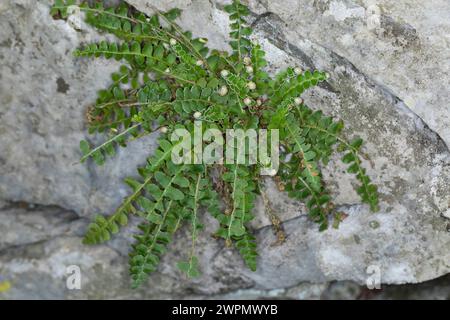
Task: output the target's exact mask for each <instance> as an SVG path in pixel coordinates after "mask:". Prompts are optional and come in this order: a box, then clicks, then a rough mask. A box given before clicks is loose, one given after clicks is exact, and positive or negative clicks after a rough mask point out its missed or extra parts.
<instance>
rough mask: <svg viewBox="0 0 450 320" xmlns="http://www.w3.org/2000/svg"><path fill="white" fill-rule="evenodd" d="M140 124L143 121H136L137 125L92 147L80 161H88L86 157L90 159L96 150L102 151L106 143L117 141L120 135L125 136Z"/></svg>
mask: <svg viewBox="0 0 450 320" xmlns="http://www.w3.org/2000/svg"><path fill="white" fill-rule="evenodd" d="M140 125H142V123H136V124H135V125H133V126H131V127H129V128H128V129H126V130H124V131H122V132H121V133H119V134H117V135H115V136H114V137H112V138H110V139H108V140H106V141H105V142H103V143H102V144H101V145H99V146H97V147H96V148H94V149H92V150H91V151H89V152H88V153H86V154H85V155H84V156H83V157H81V159H80V162H83V161H86V159H88V158H89V157H91V156H92V155H93V154H94V153H95V152H97V151H100V150H101V149H103V148H104V147H105V146H106V145H108V144H110V143H111V142H114V141H116V140H117V139H119V138H120V137H123V136H124V135H126V134H127V133H129V132H130V131H133V130H134V129H136V128H138V127H139V126H140Z"/></svg>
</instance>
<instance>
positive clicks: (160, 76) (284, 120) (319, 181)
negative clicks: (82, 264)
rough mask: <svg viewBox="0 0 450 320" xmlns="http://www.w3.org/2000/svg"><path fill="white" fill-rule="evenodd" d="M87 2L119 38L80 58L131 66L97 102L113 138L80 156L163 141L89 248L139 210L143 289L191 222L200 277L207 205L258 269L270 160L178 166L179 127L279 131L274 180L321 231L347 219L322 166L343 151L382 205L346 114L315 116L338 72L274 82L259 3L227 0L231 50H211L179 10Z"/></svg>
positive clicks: (91, 230)
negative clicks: (322, 89) (322, 87)
mask: <svg viewBox="0 0 450 320" xmlns="http://www.w3.org/2000/svg"><path fill="white" fill-rule="evenodd" d="M74 5H75V1H70V0H67V1H63V0H57V1H55V5H54V6H53V7H52V9H51V14H52V15H53V16H54V17H55V18H60V19H66V18H67V17H68V15H69V14H70V12H72V9H73V8H72V7H73V6H74ZM77 7H78V8H79V10H80V11H81V12H84V14H85V20H86V22H87V23H88V24H90V25H92V26H94V27H96V28H97V29H99V30H101V31H104V32H106V33H111V34H114V35H115V36H116V37H117V38H118V39H120V41H119V42H117V43H116V42H106V41H101V42H99V43H91V44H86V45H85V46H84V47H82V48H79V49H77V50H76V51H75V56H76V57H104V58H106V59H116V60H120V61H124V62H125V65H123V66H122V67H121V68H120V70H119V71H118V72H117V73H113V74H112V77H111V78H112V81H111V85H110V86H109V87H108V88H106V89H104V90H102V91H100V92H99V94H98V98H97V100H96V102H95V104H94V105H93V106H92V107H90V108H89V109H88V112H87V118H88V122H89V132H90V133H91V134H94V133H101V134H103V135H104V136H105V141H104V142H103V143H102V144H100V145H98V146H91V144H90V143H88V142H87V141H81V143H80V148H81V151H82V153H83V156H82V158H81V161H82V162H83V161H86V160H88V159H92V160H93V161H95V163H97V164H98V165H101V164H103V163H104V162H105V159H106V158H107V157H111V156H113V155H114V153H115V150H116V148H117V146H120V147H126V145H127V143H128V142H130V141H131V140H134V139H138V138H140V137H142V136H144V135H146V134H150V133H152V132H155V131H159V133H160V138H159V140H158V142H159V146H158V148H157V149H156V150H155V152H154V153H153V154H152V155H151V156H149V158H148V159H147V161H146V164H145V165H144V166H143V167H141V168H138V173H139V178H126V179H125V183H126V184H127V185H129V187H130V188H131V193H130V195H129V196H128V197H126V198H125V199H124V200H123V203H122V204H121V205H120V206H119V207H118V208H117V210H116V211H115V212H114V213H112V214H111V215H109V216H103V215H97V216H95V218H94V220H93V221H92V223H91V224H90V225H89V227H88V230H87V232H86V236H85V238H84V243H86V244H99V243H102V242H105V241H108V240H109V239H110V238H111V236H112V234H116V233H117V232H119V229H120V228H121V227H122V226H125V225H127V223H128V220H129V217H130V216H135V217H137V218H138V219H140V220H141V223H140V225H139V227H138V229H139V230H137V233H136V234H135V236H134V238H135V239H136V241H135V243H134V244H133V245H132V249H131V253H130V274H131V278H132V282H133V287H138V286H139V285H141V284H142V283H143V282H144V281H145V280H146V279H147V277H148V275H149V274H150V273H152V272H154V271H155V270H156V269H157V266H158V263H159V261H160V259H161V257H162V255H163V254H164V253H165V251H166V249H167V245H168V244H169V243H170V241H171V239H172V238H173V235H174V233H175V232H176V231H177V230H179V229H180V227H181V226H182V225H183V224H187V225H189V226H190V229H191V241H190V246H189V253H188V255H187V256H186V257H185V259H184V260H183V261H179V262H178V267H179V269H180V270H181V271H183V272H185V273H186V274H187V275H188V276H189V277H194V276H197V275H199V274H200V270H199V269H200V267H199V265H198V261H199V260H198V258H197V250H196V241H197V238H198V235H199V230H200V229H201V228H202V225H201V224H200V221H201V215H202V214H203V213H204V212H208V213H209V214H211V215H212V216H213V217H214V218H215V219H217V221H218V223H219V228H218V230H217V232H216V234H215V236H216V238H221V239H223V241H224V243H225V245H226V246H228V247H231V246H234V247H236V249H237V250H238V251H239V252H240V254H241V255H242V257H243V259H244V261H245V263H246V265H247V266H248V267H249V268H250V269H251V270H256V267H257V245H256V241H255V237H254V236H253V235H252V232H251V229H250V228H249V222H250V221H251V220H252V219H253V218H254V216H253V214H252V211H253V204H254V202H255V199H256V197H257V196H258V194H260V193H261V192H263V190H262V187H261V183H260V182H261V181H260V180H261V177H260V176H259V175H258V169H259V168H260V167H261V166H262V164H260V163H257V164H253V165H246V164H244V165H243V164H226V165H223V164H214V165H206V164H196V165H190V164H175V163H174V162H173V161H171V154H172V152H174V149H175V148H177V147H178V142H172V141H171V140H170V139H169V135H170V134H171V133H172V132H173V131H174V130H175V129H176V128H179V127H183V128H187V129H188V130H189V131H192V130H194V121H195V120H202V121H203V123H204V128H203V129H204V130H206V129H209V128H215V129H219V130H221V132H224V131H225V130H226V129H227V128H241V129H244V130H245V129H260V128H266V129H278V130H279V138H280V144H281V147H280V154H281V162H280V169H279V172H278V174H277V175H276V176H275V177H274V179H275V180H276V181H277V184H278V186H279V188H280V190H284V191H286V192H287V193H288V195H289V196H290V197H292V198H295V199H298V200H301V201H303V202H304V203H305V204H306V206H307V208H308V212H309V216H310V217H311V219H312V220H313V221H315V222H317V223H318V225H319V230H325V229H327V227H328V226H329V223H330V221H331V220H333V218H334V220H335V223H334V225H336V224H337V223H338V222H339V221H340V219H341V217H342V215H341V214H339V213H338V212H336V210H335V208H334V206H333V203H332V199H331V197H330V194H329V192H328V191H327V188H326V185H325V183H324V181H323V178H322V175H321V170H320V169H321V167H323V166H324V165H326V164H327V163H328V160H329V158H330V156H331V155H332V154H333V153H334V152H341V153H342V154H343V157H342V161H343V162H344V163H346V164H348V169H347V171H348V172H349V173H351V174H354V175H355V177H356V180H357V181H358V182H359V183H358V186H357V188H356V191H357V193H358V194H359V195H360V197H361V200H362V202H364V203H367V204H368V205H369V206H370V208H371V210H372V211H377V210H378V196H377V188H376V186H375V185H374V184H372V183H371V181H370V178H369V176H368V175H367V173H366V169H365V168H364V167H363V166H362V160H361V156H362V155H363V154H362V153H361V145H362V140H361V139H360V138H355V139H353V140H351V141H347V140H346V139H345V138H344V136H343V134H342V130H343V128H344V124H343V122H342V121H335V120H333V119H332V118H331V117H327V116H326V115H324V114H323V113H322V112H321V111H313V110H312V109H310V108H309V107H308V106H307V105H306V104H305V103H304V102H303V100H302V99H301V95H302V93H303V92H304V91H305V90H306V89H308V88H310V87H312V86H315V85H317V84H318V83H319V82H321V81H324V80H326V79H327V77H328V75H327V74H326V73H324V72H320V71H309V70H307V71H302V70H300V69H299V68H298V67H295V68H288V69H287V70H285V71H283V72H281V73H279V74H278V75H276V76H275V77H271V76H270V75H269V74H268V73H267V72H266V71H265V67H266V65H267V62H266V60H265V58H264V56H265V53H264V51H263V50H262V48H261V46H260V45H259V44H257V43H256V42H254V41H251V40H250V36H251V33H252V30H251V28H250V27H249V26H248V25H247V24H246V20H245V16H247V15H248V14H249V10H248V8H247V7H246V6H244V5H243V4H241V3H240V2H239V0H234V1H233V2H232V3H231V4H230V5H227V6H225V10H226V11H227V12H228V13H229V15H230V21H231V30H232V31H231V33H230V38H231V41H230V46H231V48H232V52H231V53H228V52H221V51H217V50H210V49H209V48H207V47H206V43H207V39H202V38H193V37H192V34H191V33H190V32H186V31H183V30H181V28H180V27H179V26H178V25H177V24H176V22H175V20H176V18H177V17H178V16H179V15H180V10H178V9H172V10H170V11H168V12H160V11H159V10H158V9H156V8H153V9H154V12H155V13H154V15H153V16H147V15H145V14H143V13H140V12H138V11H136V10H135V9H134V8H133V7H131V6H129V5H127V4H125V3H123V4H120V5H119V6H118V7H112V8H105V7H104V6H103V5H102V3H101V2H96V3H95V4H93V5H89V4H88V3H87V2H84V3H81V4H79V5H78V6H77ZM214 177H215V178H214ZM219 199H221V201H219ZM336 222H337V223H336Z"/></svg>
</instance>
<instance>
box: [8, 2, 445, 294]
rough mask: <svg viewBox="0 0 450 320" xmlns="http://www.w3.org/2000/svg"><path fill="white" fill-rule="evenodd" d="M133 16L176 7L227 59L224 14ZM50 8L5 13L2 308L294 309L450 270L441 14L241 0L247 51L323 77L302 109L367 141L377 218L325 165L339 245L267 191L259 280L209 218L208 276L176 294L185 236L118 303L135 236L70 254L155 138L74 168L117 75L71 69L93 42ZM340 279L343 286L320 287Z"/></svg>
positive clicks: (101, 66)
mask: <svg viewBox="0 0 450 320" xmlns="http://www.w3.org/2000/svg"><path fill="white" fill-rule="evenodd" d="M128 2H129V3H130V4H133V5H135V6H136V7H137V8H138V9H140V10H143V11H145V12H147V13H150V12H151V10H150V8H149V6H148V3H152V4H153V5H155V6H156V7H158V8H160V9H168V8H171V7H175V6H176V7H180V8H182V9H184V13H183V16H182V17H181V19H180V25H182V26H183V27H185V28H186V29H190V30H192V31H193V32H194V34H195V35H197V36H204V37H207V38H209V45H210V46H211V47H214V48H219V49H228V48H229V47H228V45H227V44H226V41H227V37H228V36H227V33H228V26H227V23H228V18H227V14H226V13H225V12H224V11H223V5H224V4H225V3H226V1H222V0H221V1H207V0H192V1H188V0H177V1H170V2H167V1H162V0H159V1H150V0H148V1H145V0H130V1H128ZM49 3H50V1H47V0H43V1H38V2H36V1H31V0H6V1H2V2H1V3H0V30H1V31H0V102H1V105H2V108H1V109H0V207H2V208H3V209H2V210H0V234H1V239H0V284H1V283H2V281H9V282H10V283H11V289H9V290H8V291H7V292H3V293H1V292H0V298H177V297H178V298H189V297H191V298H196V297H205V296H206V297H209V298H261V297H284V298H294V299H300V298H320V297H325V298H333V297H339V294H341V293H342V292H343V293H342V294H343V295H344V296H345V297H349V298H356V297H358V294H359V293H360V290H361V289H360V287H359V285H361V284H364V283H365V281H366V279H367V277H368V274H367V273H366V268H367V267H368V266H370V265H376V266H378V267H380V270H381V281H382V282H383V283H386V284H400V283H416V282H422V281H426V280H429V279H434V278H436V277H439V276H441V275H444V274H446V273H448V272H449V271H450V253H449V251H448V248H449V246H450V233H449V231H448V230H449V221H448V219H446V218H445V217H444V216H447V217H448V216H449V213H450V209H449V205H450V185H449V181H450V180H449V178H450V153H449V150H448V148H447V146H446V144H447V145H450V144H449V141H450V131H449V129H448V126H446V123H448V120H449V117H450V113H449V111H448V100H449V93H448V88H447V87H446V86H447V85H448V83H449V80H450V76H449V60H448V58H449V57H448V54H449V52H450V50H449V39H448V36H447V34H448V33H449V28H450V27H449V23H450V22H449V21H448V19H447V16H448V14H446V12H449V10H450V8H449V3H448V1H445V0H436V1H433V2H432V3H431V2H420V3H419V2H417V3H416V1H415V2H414V3H415V4H414V5H411V1H404V0H401V1H387V0H382V1H353V2H350V1H325V0H315V1H293V0H290V1H269V0H260V1H255V0H251V1H250V3H249V5H250V8H251V10H252V12H253V15H252V17H251V20H252V21H251V22H252V24H253V26H254V28H255V30H256V33H255V37H256V38H257V39H258V41H260V42H261V44H262V45H263V47H264V48H265V49H266V50H267V54H268V60H269V62H270V70H271V71H277V70H279V69H280V68H283V67H285V66H287V65H299V66H301V67H303V68H305V69H306V68H309V69H314V68H317V69H321V70H325V71H328V72H329V73H330V75H331V77H330V80H329V81H327V82H326V83H324V84H323V85H321V86H320V87H318V88H316V89H314V90H311V91H310V92H308V93H307V94H305V96H304V98H305V100H306V101H307V103H308V104H309V105H310V106H313V107H315V108H319V109H322V110H324V111H325V112H327V113H328V114H330V115H333V116H335V117H339V118H341V119H343V120H344V121H345V122H346V124H347V131H346V133H347V134H348V135H349V136H353V135H360V136H362V137H363V138H364V139H365V140H366V145H365V151H366V152H367V153H368V154H369V155H370V157H371V162H366V163H365V166H366V167H367V168H369V173H370V175H371V177H372V178H373V179H374V181H375V182H376V183H377V184H378V185H379V187H380V193H381V199H380V200H381V211H380V212H379V213H376V214H371V213H370V212H369V211H368V208H367V207H366V206H365V205H359V204H358V203H359V199H358V197H357V195H356V194H355V192H354V191H353V189H352V183H354V181H353V179H352V178H351V177H350V176H348V175H345V174H343V173H342V171H343V169H344V168H343V167H342V165H341V164H340V163H339V160H338V159H333V160H332V161H331V163H330V164H329V166H328V167H327V168H326V169H325V176H326V178H327V180H328V181H329V183H330V190H331V191H332V193H333V195H334V196H335V197H336V201H335V202H336V204H337V205H339V206H340V209H341V210H342V211H344V212H346V213H347V214H348V215H349V216H348V218H347V219H346V220H345V221H344V222H343V223H342V224H341V226H340V228H339V229H338V230H334V229H331V230H328V231H326V232H324V233H319V232H318V231H317V226H316V225H314V224H312V223H311V222H309V221H308V220H307V218H306V216H305V210H304V207H303V206H302V205H300V204H299V203H297V202H295V201H292V200H289V199H287V198H286V197H285V196H284V195H280V194H279V193H278V192H277V191H276V188H275V186H274V184H273V183H271V182H270V181H268V182H267V188H268V195H269V197H270V199H271V201H272V203H273V206H274V208H275V209H276V210H277V212H278V214H279V216H280V217H281V218H282V219H283V220H284V221H286V222H285V223H284V227H285V230H286V233H287V236H288V238H287V241H286V243H285V244H283V245H282V246H277V247H274V246H273V245H272V244H273V242H274V241H275V237H274V235H273V233H272V230H271V228H270V226H269V224H270V223H269V221H268V219H267V217H265V216H264V213H263V206H262V203H261V201H260V200H259V201H258V205H257V212H258V219H256V220H255V221H254V225H253V226H254V227H255V229H257V236H258V241H259V247H260V249H259V250H260V259H259V262H258V263H259V267H258V271H257V272H256V273H252V272H249V271H247V270H246V269H245V268H244V267H243V265H242V262H241V260H240V258H239V257H238V256H237V254H236V253H235V252H233V251H230V250H228V249H223V246H222V244H220V243H218V242H216V241H211V239H210V237H209V234H210V233H211V232H212V230H214V228H215V224H214V222H213V221H211V220H210V219H209V218H207V217H205V219H204V220H205V221H204V222H205V224H206V225H207V226H208V227H207V228H206V230H204V231H203V232H202V234H201V239H202V240H201V242H200V244H199V247H200V248H201V256H200V259H201V262H202V263H201V264H202V268H203V276H202V277H201V278H199V279H195V280H186V279H184V278H183V277H182V276H181V274H180V273H179V272H178V271H177V270H176V268H175V267H174V265H175V262H176V261H178V260H180V259H181V257H182V255H183V254H184V253H185V250H184V249H183V247H184V244H185V240H184V239H185V236H186V235H183V233H181V234H180V235H178V237H177V239H176V241H175V242H174V243H173V245H172V247H171V250H170V253H169V254H168V255H167V256H166V257H165V258H164V259H163V263H162V265H161V267H160V271H159V272H158V273H156V274H155V275H153V276H152V278H151V282H152V285H151V286H148V287H146V288H143V289H141V290H139V291H132V290H130V289H128V287H129V282H128V278H127V270H126V269H127V265H126V259H127V246H128V244H129V241H130V239H129V232H128V233H127V232H125V233H124V234H123V235H121V236H119V237H117V238H116V239H114V240H113V241H112V242H111V243H109V244H108V245H103V246H97V247H86V246H82V245H81V243H80V239H81V236H82V233H83V231H84V230H85V228H86V225H87V223H88V219H87V218H88V217H89V216H91V215H92V214H93V213H95V212H102V213H107V212H109V211H111V210H112V209H113V208H114V207H115V206H116V205H117V204H118V203H119V202H120V201H121V199H122V197H123V196H125V195H126V193H127V188H126V187H125V186H123V185H122V184H121V179H122V178H123V177H125V176H128V175H134V174H135V167H136V165H137V164H140V163H143V161H144V159H145V157H146V155H148V154H149V152H151V150H152V149H153V147H154V136H150V137H148V138H147V139H146V140H145V141H141V142H135V143H132V144H130V146H129V147H128V148H127V149H126V150H125V151H126V152H124V150H121V151H120V152H119V153H118V155H117V156H116V157H115V158H114V159H113V160H112V161H111V160H109V161H107V163H106V165H105V166H104V167H96V166H94V165H92V164H83V165H80V164H77V165H72V163H74V162H76V161H77V159H78V158H79V156H80V154H79V151H78V142H79V140H80V139H82V138H84V137H85V136H86V131H85V126H84V123H85V121H84V111H85V108H86V106H88V105H89V103H92V101H93V100H94V99H95V94H96V91H97V90H98V89H100V88H102V87H104V86H106V85H107V84H108V82H109V75H110V73H111V72H112V71H114V70H116V69H117V68H118V66H119V64H118V63H115V62H112V61H105V60H101V59H99V60H86V59H75V58H73V57H72V55H71V53H70V52H71V51H72V50H73V49H74V48H75V47H77V46H78V45H79V44H80V43H83V42H86V41H92V40H94V39H98V38H99V37H101V35H99V34H97V33H96V32H95V31H93V30H91V29H89V28H88V27H87V26H85V25H81V28H80V30H75V29H74V28H73V27H72V26H71V25H69V24H67V23H66V22H64V21H62V20H53V19H52V18H51V17H50V16H49V14H48V8H49ZM200 22H201V23H200ZM90 138H91V137H90ZM335 168H338V169H335ZM19 201H20V202H25V203H34V204H37V205H36V206H31V207H30V206H27V205H23V204H20V203H18V202H19ZM69 265H78V266H80V268H81V270H82V288H83V290H81V291H70V290H67V289H66V286H65V279H66V278H67V274H66V267H67V266H69ZM335 280H351V281H353V282H342V283H341V282H338V283H337V284H333V285H331V286H328V285H327V282H329V281H335ZM314 283H315V284H314ZM0 288H1V286H0ZM336 288H338V289H339V288H343V289H342V290H338V289H336ZM352 288H354V289H352ZM427 290H428V289H427ZM446 290H448V285H443V286H442V288H440V289H439V290H437V291H436V292H437V293H436V297H440V298H442V297H443V298H446V297H445V292H448V291H446ZM339 292H341V293H339ZM382 297H383V296H382ZM384 297H386V298H389V297H393V295H391V296H389V295H385V296H384ZM414 297H420V294H418V295H416V296H414ZM447 297H448V295H447Z"/></svg>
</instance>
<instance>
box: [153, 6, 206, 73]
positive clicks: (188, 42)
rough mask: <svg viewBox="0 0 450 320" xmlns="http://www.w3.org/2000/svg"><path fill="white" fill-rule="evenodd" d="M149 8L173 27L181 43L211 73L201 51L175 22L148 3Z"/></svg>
mask: <svg viewBox="0 0 450 320" xmlns="http://www.w3.org/2000/svg"><path fill="white" fill-rule="evenodd" d="M150 8H151V9H152V10H154V11H155V12H156V13H157V14H158V15H159V16H160V17H161V18H163V19H164V21H166V22H167V23H168V24H169V25H170V26H171V27H172V28H174V29H175V31H176V32H177V33H178V34H179V35H180V37H181V38H182V39H183V41H182V42H183V44H184V45H185V46H186V47H188V48H190V50H191V51H192V52H193V53H194V55H196V56H197V58H199V59H200V60H201V61H202V62H203V65H204V66H205V67H206V68H207V69H208V70H209V71H210V72H211V73H212V72H213V71H212V70H211V68H210V67H209V64H208V61H206V59H205V58H204V57H203V56H202V55H201V53H200V52H199V51H198V50H197V49H196V48H195V47H194V46H193V45H192V44H191V41H190V40H189V39H188V38H187V37H186V36H185V35H184V33H183V31H181V30H180V28H179V27H178V26H177V24H176V23H173V22H172V21H170V20H169V19H167V18H166V16H164V14H162V13H161V11H159V10H158V9H157V8H156V7H154V6H152V5H150Z"/></svg>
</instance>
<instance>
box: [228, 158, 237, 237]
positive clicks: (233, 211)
mask: <svg viewBox="0 0 450 320" xmlns="http://www.w3.org/2000/svg"><path fill="white" fill-rule="evenodd" d="M237 171H238V165H237V164H236V165H235V166H234V172H233V191H232V193H231V197H232V198H233V210H232V211H231V214H230V222H229V223H228V230H227V231H228V234H227V239H226V240H227V241H230V240H231V226H232V224H233V221H234V216H235V214H236V182H237V179H238V173H237Z"/></svg>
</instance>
